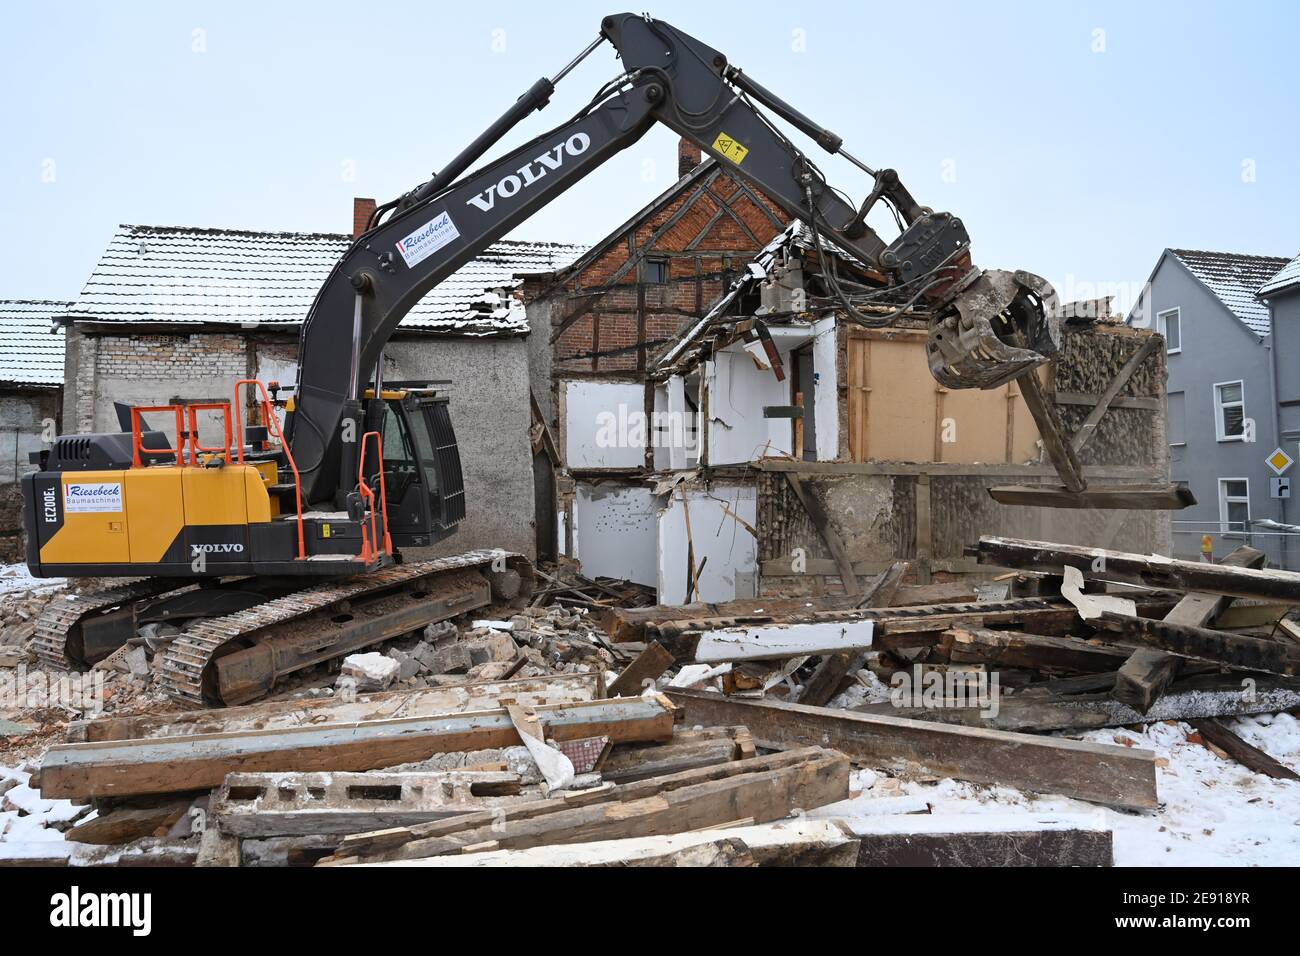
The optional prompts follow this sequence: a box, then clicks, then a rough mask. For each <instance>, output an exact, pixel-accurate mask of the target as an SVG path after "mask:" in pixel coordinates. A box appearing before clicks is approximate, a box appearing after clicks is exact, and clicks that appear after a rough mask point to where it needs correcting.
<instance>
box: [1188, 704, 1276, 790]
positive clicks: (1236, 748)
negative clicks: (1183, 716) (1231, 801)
mask: <svg viewBox="0 0 1300 956" xmlns="http://www.w3.org/2000/svg"><path fill="white" fill-rule="evenodd" d="M1191 723H1192V726H1193V727H1195V728H1196V729H1197V731H1199V732H1200V735H1201V737H1202V739H1204V740H1205V741H1206V742H1207V743H1211V744H1213V745H1214V746H1216V747H1218V748H1219V749H1220V750H1222V751H1223V752H1224V753H1226V754H1227V755H1228V756H1229V757H1231V758H1232V759H1233V760H1235V761H1237V763H1239V764H1241V765H1242V766H1243V767H1245V768H1246V769H1248V770H1253V771H1254V772H1255V773H1262V774H1263V775H1264V776H1266V777H1272V778H1273V779H1274V780H1300V774H1297V773H1296V772H1295V771H1294V770H1292V769H1291V768H1290V767H1288V766H1286V765H1285V764H1283V763H1281V762H1280V761H1278V760H1275V759H1274V758H1273V757H1270V756H1269V755H1268V754H1266V753H1264V751H1262V750H1260V749H1259V748H1258V747H1256V746H1254V745H1253V744H1249V743H1247V742H1246V741H1244V740H1242V739H1241V738H1240V737H1238V736H1237V735H1236V734H1235V733H1233V732H1232V731H1231V730H1230V729H1229V728H1228V727H1226V726H1224V725H1223V724H1222V723H1220V722H1219V721H1218V720H1215V719H1214V718H1207V719H1204V720H1193V721H1192V722H1191Z"/></svg>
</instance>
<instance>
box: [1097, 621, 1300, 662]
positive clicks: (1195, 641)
mask: <svg viewBox="0 0 1300 956" xmlns="http://www.w3.org/2000/svg"><path fill="white" fill-rule="evenodd" d="M1093 623H1094V624H1095V625H1097V626H1098V627H1100V628H1104V629H1106V630H1108V631H1112V632H1114V633H1118V634H1120V635H1122V636H1123V637H1125V638H1129V639H1131V640H1134V641H1137V642H1139V643H1142V644H1148V645H1150V646H1152V647H1155V648H1158V649H1160V650H1163V651H1168V652H1169V653H1171V654H1177V655H1178V656H1180V657H1193V658H1197V659H1198V660H1203V661H1212V662H1214V663H1216V664H1224V665H1226V666H1228V667H1239V668H1242V669H1243V670H1253V671H1263V672H1265V673H1268V674H1279V675H1283V676H1285V675H1290V674H1294V673H1296V670H1297V666H1300V646H1296V645H1288V644H1283V643H1282V642H1280V641H1273V640H1269V639H1267V638H1263V637H1249V636H1247V635H1245V634H1233V633H1231V632H1228V631H1212V630H1210V629H1209V628H1206V627H1191V626H1190V625H1185V624H1170V623H1168V622H1166V621H1153V620H1150V619H1148V618H1142V617H1129V616H1128V615H1127V614H1116V613H1115V612H1114V611H1105V612H1103V613H1102V615H1101V617H1100V618H1094V619H1093Z"/></svg>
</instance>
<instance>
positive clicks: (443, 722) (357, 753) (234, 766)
mask: <svg viewBox="0 0 1300 956" xmlns="http://www.w3.org/2000/svg"><path fill="white" fill-rule="evenodd" d="M535 712H536V714H537V716H538V718H539V719H540V720H541V723H542V725H543V726H544V727H545V730H546V733H547V735H548V736H549V737H552V738H554V739H556V740H576V739H580V738H584V737H598V736H608V737H609V738H610V739H611V740H613V741H615V742H619V743H622V742H628V741H648V740H668V739H670V738H671V737H672V732H673V719H674V709H673V707H672V705H671V704H669V703H668V701H667V700H666V699H665V698H663V697H661V696H648V697H622V698H619V699H617V700H596V701H588V702H585V703H578V704H555V705H550V706H543V707H537V708H535ZM520 743H521V740H520V737H519V733H518V731H516V730H515V726H514V723H513V722H512V721H511V719H510V714H509V712H508V711H506V710H503V709H499V710H490V711H476V712H472V713H461V714H443V715H435V716H425V717H404V718H399V719H394V720H369V721H361V722H359V723H350V724H320V725H317V726H313V727H299V728H294V729H276V730H252V731H241V732H237V733H227V734H192V735H187V736H180V737H156V738H147V739H144V740H114V741H105V742H99V743H84V744H61V745H57V746H54V747H51V748H50V749H49V751H47V752H46V755H45V758H44V761H43V762H42V764H41V775H40V784H41V792H42V794H43V795H45V796H48V797H88V796H89V797H101V796H128V795H131V794H143V793H174V792H179V791H186V790H203V789H207V788H210V787H215V786H217V785H219V784H220V783H221V781H222V780H224V779H225V777H226V774H228V773H231V772H233V771H245V772H256V771H288V770H374V769H378V768H381V767H392V766H395V765H397V764H402V763H413V762H415V761H419V760H427V759H428V758H429V757H431V756H433V755H434V754H437V753H449V752H453V751H462V750H488V749H493V748H500V747H512V746H516V745H518V744H520Z"/></svg>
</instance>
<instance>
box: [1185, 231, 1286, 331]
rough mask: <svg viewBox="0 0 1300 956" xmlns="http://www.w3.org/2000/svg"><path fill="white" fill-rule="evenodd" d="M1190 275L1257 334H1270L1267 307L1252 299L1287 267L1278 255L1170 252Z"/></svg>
mask: <svg viewBox="0 0 1300 956" xmlns="http://www.w3.org/2000/svg"><path fill="white" fill-rule="evenodd" d="M1169 251H1170V252H1172V253H1173V254H1174V255H1175V256H1177V257H1178V260H1179V261H1180V262H1182V264H1183V265H1185V266H1186V267H1187V268H1188V270H1189V271H1190V272H1191V273H1192V275H1194V276H1196V278H1198V279H1200V280H1201V282H1203V283H1205V285H1206V286H1207V287H1208V288H1209V290H1210V291H1211V292H1213V293H1214V294H1215V295H1216V296H1218V297H1219V299H1220V301H1222V302H1223V304H1224V305H1226V306H1227V307H1228V309H1229V311H1231V312H1232V314H1233V315H1235V316H1236V317H1237V318H1239V319H1240V320H1241V321H1242V322H1243V323H1244V324H1245V326H1246V327H1247V328H1248V329H1250V330H1251V331H1252V332H1254V333H1255V334H1256V335H1259V336H1265V335H1268V334H1269V332H1270V331H1271V328H1272V326H1271V324H1270V322H1269V314H1268V306H1266V305H1265V304H1264V303H1263V302H1260V301H1259V299H1257V298H1256V297H1255V293H1256V291H1258V290H1259V287H1260V286H1261V285H1262V284H1263V283H1264V282H1266V281H1267V280H1268V279H1270V278H1271V277H1272V276H1274V275H1276V273H1277V271H1278V270H1279V269H1281V268H1282V267H1283V266H1285V265H1286V264H1287V260H1286V259H1284V258H1281V257H1279V256H1247V255H1242V254H1240V253H1236V252H1203V251H1200V250H1197V249H1170V250H1169Z"/></svg>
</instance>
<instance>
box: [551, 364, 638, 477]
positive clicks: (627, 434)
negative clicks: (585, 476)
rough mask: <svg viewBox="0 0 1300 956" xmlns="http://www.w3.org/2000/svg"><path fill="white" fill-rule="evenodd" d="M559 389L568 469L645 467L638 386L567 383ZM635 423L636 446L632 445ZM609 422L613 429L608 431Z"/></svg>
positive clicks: (633, 383)
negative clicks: (561, 396)
mask: <svg viewBox="0 0 1300 956" xmlns="http://www.w3.org/2000/svg"><path fill="white" fill-rule="evenodd" d="M562 388H563V392H562V394H563V396H564V404H563V410H564V414H563V421H562V422H561V423H560V427H561V429H562V430H563V444H564V461H565V464H566V465H568V467H569V468H575V469H581V468H639V467H641V466H642V465H644V464H645V441H646V440H647V438H646V435H645V429H646V422H645V407H644V401H645V392H644V389H643V387H642V386H641V385H640V384H639V383H637V382H590V381H586V380H581V379H570V380H569V381H566V382H563V383H562ZM610 416H612V418H611V417H610ZM638 419H640V426H639V432H640V436H641V437H640V442H639V443H638V442H637V441H635V439H636V432H637V431H638V428H637V425H636V422H637V420H638ZM611 422H613V423H615V427H613V428H611V427H610V423H611Z"/></svg>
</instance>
